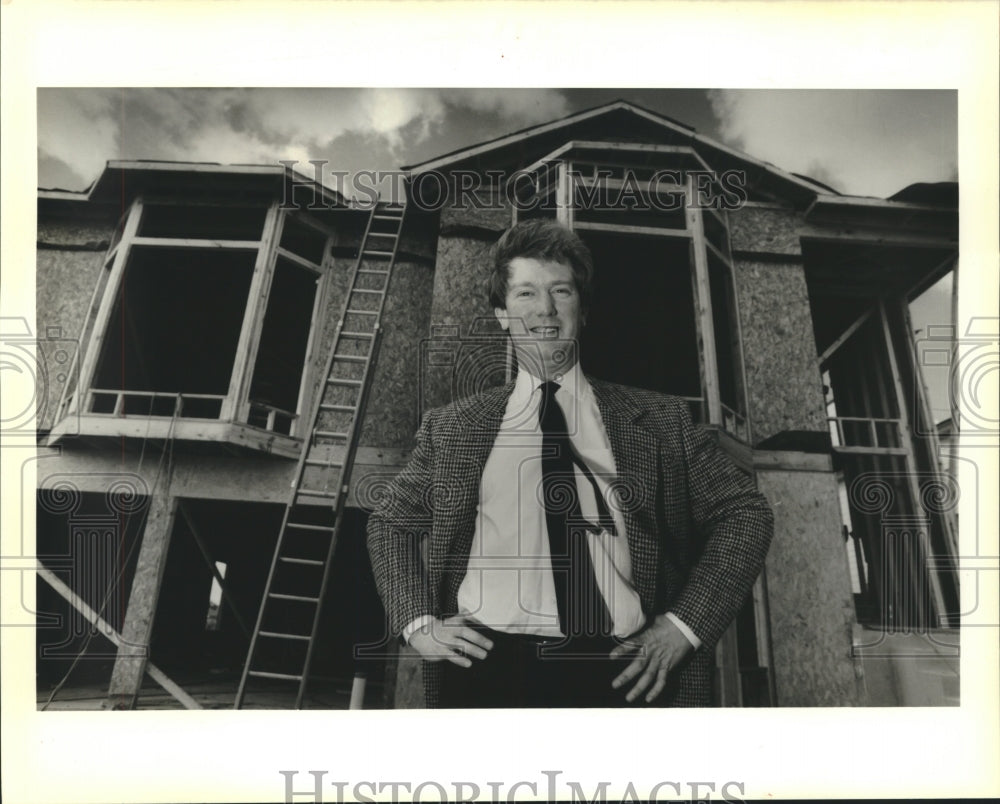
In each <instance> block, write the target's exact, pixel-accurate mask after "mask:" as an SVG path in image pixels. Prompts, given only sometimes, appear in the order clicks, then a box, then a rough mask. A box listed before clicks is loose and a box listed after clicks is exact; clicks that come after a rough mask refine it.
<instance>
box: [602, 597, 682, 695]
mask: <svg viewBox="0 0 1000 804" xmlns="http://www.w3.org/2000/svg"><path fill="white" fill-rule="evenodd" d="M693 650H694V646H693V645H692V644H691V643H690V642H689V641H688V638H687V637H686V636H684V634H682V633H681V630H680V629H679V628H678V627H677V626H676V625H674V624H673V623H672V622H671V621H670V620H669V619H668V618H667V617H665V616H664V615H662V614H661V615H659V616H658V617H656V618H655V619H654V620H653V622H651V623H650V624H649V625H648V626H647V627H646V628H644V629H643V630H642V631H640V632H639V633H637V634H635V635H634V636H631V637H629V638H628V643H627V644H625V645H619V646H618V647H617V648H615V649H614V650H613V651H611V658H612V659H617V658H620V657H622V656H630V655H632V654H636V655H635V658H634V659H633V660H632V663H631V664H629V666H628V667H626V668H625V669H624V670H622V672H621V674H620V675H619V676H618V677H617V678H615V680H614V681H612V682H611V686H612V687H614V688H615V689H618V688H619V687H623V686H624V685H625V684H627V683H628V682H629V681H631V680H632V679H634V678H637V677H638V681H636V682H635V685H634V686H633V687H632V689H630V690H629V691H628V694H627V695H626V696H625V700H626V701H628V702H629V703H631V702H632V701H634V700H636V699H637V698H638V697H639V696H640V695H642V693H643V692H646V702H647V703H649V702H650V701H652V700H653V699H654V698H656V696H657V695H659V694H660V693H661V692H663V688H664V686H665V685H666V683H667V673H669V672H670V671H671V670H673V669H675V668H676V667H677V666H678V665H679V664H680V663H681V662H682V661H683V660H684V658H685V657H686V656H687V655H688V654H689V653H691V652H692V651H693ZM637 651H638V652H637ZM650 684H652V687H650ZM647 690H648V692H647Z"/></svg>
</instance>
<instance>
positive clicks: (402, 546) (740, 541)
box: [368, 377, 773, 706]
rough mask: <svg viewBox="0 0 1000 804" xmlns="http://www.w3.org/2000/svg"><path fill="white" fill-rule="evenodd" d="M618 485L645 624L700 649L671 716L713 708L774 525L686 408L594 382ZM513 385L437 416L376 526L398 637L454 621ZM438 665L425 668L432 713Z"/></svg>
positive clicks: (668, 693) (677, 684)
mask: <svg viewBox="0 0 1000 804" xmlns="http://www.w3.org/2000/svg"><path fill="white" fill-rule="evenodd" d="M588 380H589V382H590V384H591V387H592V388H593V391H594V396H595V398H596V400H597V407H598V410H599V411H600V414H601V418H602V420H603V423H604V427H605V430H606V431H607V435H608V440H609V442H610V444H611V451H612V455H613V456H614V459H615V466H616V470H617V474H618V495H617V496H618V504H619V505H620V506H621V510H622V514H623V518H624V521H625V527H626V534H625V536H626V538H627V539H628V548H629V556H630V558H631V564H632V581H633V584H634V586H635V588H636V591H637V592H638V594H639V598H640V601H641V603H642V607H643V610H644V611H645V612H646V613H647V615H650V616H652V615H656V614H661V613H664V612H666V611H668V610H669V611H672V612H674V613H675V614H676V615H677V616H678V617H679V618H680V619H681V620H683V621H684V623H686V624H687V625H688V626H689V627H690V628H691V630H692V631H693V632H694V633H695V634H696V635H697V636H698V637H699V639H701V641H702V643H703V644H702V647H701V648H700V649H699V650H697V651H696V652H695V653H694V654H693V655H692V657H691V659H690V660H689V661H688V662H687V663H686V664H685V665H684V667H683V668H681V669H679V670H676V671H674V672H672V673H671V674H670V678H669V680H668V685H667V689H666V690H665V691H664V693H663V694H662V695H661V697H660V701H661V702H662V703H663V704H664V705H673V706H707V705H709V704H710V700H711V678H710V669H711V659H712V653H711V648H712V647H713V646H714V644H715V643H716V641H717V640H718V638H719V637H720V636H721V634H722V632H723V631H724V630H725V629H726V627H727V626H728V625H729V623H730V622H731V621H732V620H733V618H734V617H735V616H736V613H737V611H738V610H739V608H740V606H741V605H742V603H743V601H744V599H745V598H746V595H747V593H748V592H749V590H750V587H751V586H752V585H753V582H754V580H755V579H756V577H757V575H758V574H759V573H760V570H761V568H762V566H763V563H764V558H765V555H766V553H767V549H768V546H769V544H770V541H771V536H772V531H773V517H772V514H771V509H770V507H769V506H768V504H767V502H766V500H765V499H764V497H763V496H762V495H761V494H760V493H759V492H757V491H756V490H755V489H754V488H753V487H752V485H751V484H750V483H749V482H748V480H747V479H746V478H745V477H744V476H743V475H742V474H741V473H740V472H739V471H738V470H737V469H736V468H735V467H734V466H733V465H732V464H731V463H730V462H729V460H728V459H727V458H726V457H725V456H724V455H723V454H722V453H721V451H720V450H719V448H718V447H717V445H716V444H715V442H714V440H713V439H712V438H711V436H710V435H709V434H707V433H706V432H704V431H703V430H700V429H699V428H697V427H695V426H694V424H693V422H692V420H691V416H690V413H689V412H688V407H687V403H686V402H685V401H684V400H683V399H679V398H677V397H672V396H667V395H664V394H659V393H655V392H652V391H645V390H641V389H637V388H629V387H626V386H622V385H615V384H612V383H607V382H603V381H600V380H596V379H593V378H590V377H588ZM513 387H514V383H513V382H509V383H507V384H506V385H503V386H499V387H496V388H493V389H490V390H488V391H485V392H482V393H480V394H478V395H476V396H473V397H469V398H467V399H463V400H460V401H458V402H454V403H452V404H450V405H447V406H445V407H442V408H437V409H435V410H432V411H430V412H428V413H427V415H426V416H425V417H424V421H423V422H422V424H421V426H420V430H419V431H418V433H417V439H416V441H417V443H416V447H415V449H414V451H413V454H412V456H411V458H410V461H409V463H408V464H407V466H406V467H405V468H404V469H403V470H402V472H400V473H399V474H398V475H397V476H396V478H395V479H394V481H393V482H392V483H391V485H390V486H389V487H388V488H387V490H386V491H385V493H384V494H383V496H382V499H381V501H380V503H379V505H378V507H377V508H376V510H375V511H374V512H373V513H372V514H371V516H370V518H369V522H368V548H369V553H370V556H371V561H372V569H373V571H374V574H375V581H376V585H377V586H378V590H379V593H380V595H381V597H382V600H383V602H384V605H385V609H386V612H387V615H388V618H389V626H390V628H391V630H392V632H393V633H394V634H399V633H400V632H401V631H402V629H403V628H404V627H405V626H406V625H407V624H408V623H410V622H412V621H413V620H414V619H416V618H417V617H420V616H422V615H425V614H432V615H434V616H437V617H446V616H450V615H452V614H455V613H456V612H457V596H458V589H459V586H460V584H461V582H462V579H463V578H464V576H465V572H466V567H467V563H468V557H469V553H470V550H471V545H472V539H473V534H474V530H475V518H476V512H477V509H478V504H479V487H480V480H481V478H482V474H483V468H484V466H485V464H486V460H487V458H488V457H489V455H490V452H491V451H492V448H493V444H494V441H495V440H496V437H497V433H498V432H499V429H500V423H501V420H502V418H503V414H504V412H505V409H506V405H507V401H508V399H509V397H510V394H511V392H512V391H513ZM440 669H441V665H440V663H439V662H424V692H425V699H426V703H427V705H428V706H435V705H436V703H437V700H438V690H439V688H440Z"/></svg>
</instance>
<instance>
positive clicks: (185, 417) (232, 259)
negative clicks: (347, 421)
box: [53, 197, 333, 455]
mask: <svg viewBox="0 0 1000 804" xmlns="http://www.w3.org/2000/svg"><path fill="white" fill-rule="evenodd" d="M122 220H123V225H120V226H119V227H118V231H120V232H121V235H120V236H117V235H116V236H115V237H114V238H113V240H112V243H111V246H110V248H109V250H108V253H107V256H106V258H105V265H104V270H102V272H101V275H100V277H99V280H98V283H97V286H96V287H95V291H94V296H93V298H92V300H91V307H90V311H89V313H88V316H87V318H86V320H85V327H84V332H83V337H84V341H83V342H84V343H86V344H87V345H86V351H85V352H84V355H85V356H84V358H83V360H82V362H81V370H80V372H79V386H78V387H69V386H67V388H66V390H65V391H64V393H63V397H62V400H61V402H60V410H59V419H60V420H64V419H65V420H68V419H72V420H73V428H74V431H75V430H76V428H77V427H78V428H79V432H80V433H81V434H83V435H123V436H128V435H136V436H139V435H142V436H143V437H174V438H194V439H201V440H215V441H231V442H232V441H237V442H239V443H241V444H243V445H246V446H251V447H254V446H258V447H262V448H265V449H271V448H272V447H273V446H274V445H275V443H276V441H275V437H277V438H282V437H283V438H285V439H287V441H288V443H287V445H286V446H285V447H284V448H282V447H281V445H280V444H279V449H278V451H282V449H284V451H285V452H287V453H288V454H290V455H291V454H294V453H296V451H297V448H298V447H297V440H298V439H300V438H302V437H303V434H302V433H301V432H299V430H300V427H301V425H300V421H302V419H303V418H304V414H305V413H306V409H307V407H308V405H309V404H310V400H308V399H305V396H304V393H305V391H306V389H307V388H308V387H310V382H311V379H312V376H311V375H312V372H311V370H310V369H311V368H312V364H313V363H314V362H315V349H316V338H317V337H318V333H317V329H318V327H317V326H316V320H317V317H318V313H319V310H320V309H321V308H322V305H323V304H324V303H325V300H326V292H327V285H328V274H329V270H330V251H331V249H330V245H331V243H332V240H333V233H332V232H331V231H330V230H329V229H328V228H326V227H325V226H323V225H322V224H320V223H319V222H318V221H316V220H314V219H312V218H311V217H309V216H308V215H307V214H305V213H302V212H299V211H297V210H296V211H294V212H293V211H289V210H282V209H280V208H279V207H278V205H277V203H276V202H274V203H271V204H269V205H268V204H263V203H261V204H256V205H255V204H252V203H249V202H246V201H215V202H213V201H208V200H197V201H194V202H187V201H182V200H178V199H176V198H146V199H143V198H141V197H140V198H137V199H135V201H133V203H132V204H131V205H130V207H129V209H128V210H127V211H126V214H125V215H124V216H123V218H122ZM143 422H145V423H146V425H147V427H146V428H145V429H144V428H143V427H141V425H142V423H143ZM210 422H213V423H215V425H208V426H206V425H207V424H208V423H210ZM63 424H64V425H68V424H69V422H68V421H66V422H63ZM233 426H236V427H237V428H240V429H239V430H238V431H237V430H233V429H232V427H233ZM63 431H65V432H68V431H69V427H68V426H65V427H63V428H62V429H60V425H59V423H57V426H56V428H55V429H54V430H53V437H54V438H56V439H57V438H58V437H59V436H60V435H61V434H62V432H63ZM161 431H162V432H161ZM258 431H259V433H260V435H254V433H255V432H258Z"/></svg>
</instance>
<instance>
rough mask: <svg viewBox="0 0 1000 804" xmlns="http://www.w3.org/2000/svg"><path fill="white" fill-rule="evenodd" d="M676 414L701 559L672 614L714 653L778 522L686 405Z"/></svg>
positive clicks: (697, 551) (753, 575)
mask: <svg viewBox="0 0 1000 804" xmlns="http://www.w3.org/2000/svg"><path fill="white" fill-rule="evenodd" d="M677 408H678V415H679V417H680V428H681V433H680V435H681V445H682V451H683V461H684V467H685V473H684V476H685V477H686V482H687V489H686V491H687V495H688V505H689V510H690V512H691V517H692V520H693V525H694V531H695V534H694V538H695V541H696V559H695V562H694V565H693V566H692V568H691V572H690V574H689V575H688V579H687V582H686V583H685V585H684V588H683V589H682V590H681V593H680V595H679V596H678V597H677V599H676V600H675V601H674V602H673V603H672V604H671V605H670V611H672V612H673V613H674V614H676V615H677V616H678V617H680V618H681V620H683V621H684V623H685V624H686V625H688V627H690V628H691V630H692V631H693V632H694V633H695V634H696V635H697V636H698V637H699V639H701V641H702V642H703V643H704V645H705V646H707V647H710V646H712V645H714V644H715V643H716V642H717V641H718V639H719V637H720V636H722V633H723V631H725V630H726V628H727V627H728V625H729V624H730V623H731V622H732V621H733V619H734V618H735V617H736V614H737V613H738V612H739V609H740V607H741V606H742V605H743V601H744V600H745V599H746V596H747V594H748V593H749V591H750V589H751V587H752V586H753V583H754V581H755V580H756V578H757V576H758V575H759V574H760V571H761V569H762V568H763V566H764V559H765V557H766V556H767V550H768V547H769V546H770V544H771V538H772V536H773V533H774V516H773V514H772V512H771V507H770V505H769V504H768V502H767V500H766V499H765V497H764V495H763V494H761V493H760V492H758V491H757V490H756V489H755V488H753V486H752V485H751V483H750V481H749V479H748V478H746V477H745V476H744V475H743V474H742V473H741V472H740V471H739V470H738V469H737V468H736V467H735V466H734V465H733V464H732V462H731V461H730V460H729V459H728V458H727V457H726V456H725V455H724V454H723V453H722V450H721V449H720V448H719V447H718V445H717V444H716V442H715V440H714V439H713V438H712V437H711V436H710V435H709V434H708V433H707V432H705V431H704V430H701V429H699V428H697V427H695V425H694V423H693V422H692V420H691V415H690V413H689V412H688V409H687V405H686V404H678V405H677Z"/></svg>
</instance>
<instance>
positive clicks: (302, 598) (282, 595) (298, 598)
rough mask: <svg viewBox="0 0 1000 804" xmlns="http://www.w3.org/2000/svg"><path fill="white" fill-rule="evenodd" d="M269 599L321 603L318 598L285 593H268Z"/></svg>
mask: <svg viewBox="0 0 1000 804" xmlns="http://www.w3.org/2000/svg"><path fill="white" fill-rule="evenodd" d="M267 596H268V597H273V598H276V599H278V600H296V601H298V602H299V603H319V598H318V597H305V596H303V595H286V594H285V593H284V592H268V595H267Z"/></svg>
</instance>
